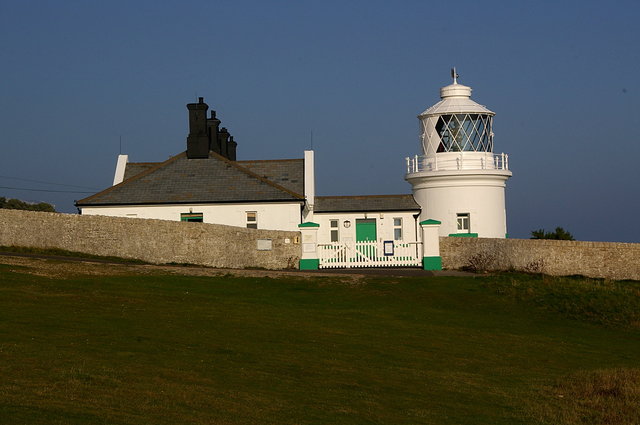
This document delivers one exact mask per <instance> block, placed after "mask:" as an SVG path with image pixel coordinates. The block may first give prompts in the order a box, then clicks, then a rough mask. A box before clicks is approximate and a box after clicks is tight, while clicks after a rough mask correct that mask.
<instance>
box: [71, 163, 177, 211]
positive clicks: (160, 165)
mask: <svg viewBox="0 0 640 425" xmlns="http://www.w3.org/2000/svg"><path fill="white" fill-rule="evenodd" d="M186 154H187V151H184V152H181V153H179V154H177V155H174V156H172V157H170V158H169V159H167V160H166V161H163V162H155V163H152V164H157V165H156V166H155V167H151V168H149V169H148V170H144V171H142V172H141V173H138V174H135V175H133V176H131V177H129V178H128V179H126V180H123V181H121V182H120V183H118V184H116V185H113V186H111V187H108V188H106V189H104V190H101V191H100V192H98V193H94V194H93V195H91V196H88V197H86V198H84V199H80V200H79V201H76V202H75V204H76V205H78V204H80V203H86V202H90V201H91V199H92V198H95V197H97V196H102V195H104V194H105V193H109V192H111V191H112V190H115V189H116V188H117V187H122V185H124V184H127V183H131V182H132V181H134V180H138V179H139V178H140V177H143V176H146V175H149V174H151V173H154V172H156V171H157V170H158V169H160V168H162V167H164V166H166V165H167V164H170V163H171V162H173V161H176V160H177V159H178V158H180V157H183V156H185V155H186Z"/></svg>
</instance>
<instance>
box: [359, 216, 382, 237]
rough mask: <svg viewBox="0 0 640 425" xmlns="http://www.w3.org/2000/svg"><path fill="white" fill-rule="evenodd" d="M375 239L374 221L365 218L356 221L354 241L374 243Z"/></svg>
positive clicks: (373, 219)
mask: <svg viewBox="0 0 640 425" xmlns="http://www.w3.org/2000/svg"><path fill="white" fill-rule="evenodd" d="M376 239H377V234H376V219H375V218H365V219H358V220H356V241H357V242H360V241H375V240H376Z"/></svg>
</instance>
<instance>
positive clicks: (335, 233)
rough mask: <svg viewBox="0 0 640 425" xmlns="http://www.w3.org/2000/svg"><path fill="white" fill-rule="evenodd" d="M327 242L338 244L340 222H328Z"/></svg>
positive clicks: (335, 220) (333, 220)
mask: <svg viewBox="0 0 640 425" xmlns="http://www.w3.org/2000/svg"><path fill="white" fill-rule="evenodd" d="M334 223H335V226H334ZM329 241H330V242H340V220H338V219H331V220H329Z"/></svg>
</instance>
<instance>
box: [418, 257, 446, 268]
mask: <svg viewBox="0 0 640 425" xmlns="http://www.w3.org/2000/svg"><path fill="white" fill-rule="evenodd" d="M422 269H423V270H442V257H439V256H438V257H422Z"/></svg>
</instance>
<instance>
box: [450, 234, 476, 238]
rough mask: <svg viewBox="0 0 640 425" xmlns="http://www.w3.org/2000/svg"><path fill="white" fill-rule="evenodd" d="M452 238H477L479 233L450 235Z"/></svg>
mask: <svg viewBox="0 0 640 425" xmlns="http://www.w3.org/2000/svg"><path fill="white" fill-rule="evenodd" d="M449 236H451V237H452V238H477V237H478V234H477V233H449Z"/></svg>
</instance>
